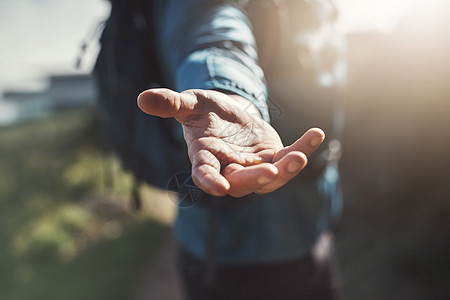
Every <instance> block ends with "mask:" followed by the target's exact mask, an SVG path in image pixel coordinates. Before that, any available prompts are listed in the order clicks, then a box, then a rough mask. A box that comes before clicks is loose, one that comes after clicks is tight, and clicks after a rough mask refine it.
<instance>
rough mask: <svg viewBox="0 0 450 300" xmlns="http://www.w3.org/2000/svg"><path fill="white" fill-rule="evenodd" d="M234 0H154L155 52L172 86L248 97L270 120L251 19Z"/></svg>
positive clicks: (180, 88)
mask: <svg viewBox="0 0 450 300" xmlns="http://www.w3.org/2000/svg"><path fill="white" fill-rule="evenodd" d="M236 2H238V1H214V0H209V1H201V0H165V1H164V0H161V1H156V4H155V5H156V9H155V10H154V11H155V16H154V19H155V22H156V23H155V26H156V27H155V29H156V44H157V47H158V49H157V53H158V56H159V59H160V60H161V62H162V64H161V66H162V71H163V73H164V75H165V78H166V80H167V82H168V83H169V84H171V87H172V88H174V89H175V90H177V91H183V90H187V89H215V90H221V91H226V92H231V93H235V94H238V95H240V96H242V97H244V98H246V99H247V100H249V101H251V102H252V103H253V104H254V105H255V106H256V107H257V108H258V110H259V111H260V113H261V115H262V117H263V119H264V120H265V121H267V122H268V121H269V114H268V108H267V101H266V99H267V87H266V82H265V78H264V73H263V71H262V69H261V68H260V66H259V65H258V54H257V49H256V42H255V38H254V36H253V33H252V28H251V24H250V22H249V20H248V18H247V16H246V15H245V13H244V11H243V9H242V7H241V6H240V5H239V4H238V3H236Z"/></svg>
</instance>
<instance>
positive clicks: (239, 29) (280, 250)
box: [154, 0, 341, 264]
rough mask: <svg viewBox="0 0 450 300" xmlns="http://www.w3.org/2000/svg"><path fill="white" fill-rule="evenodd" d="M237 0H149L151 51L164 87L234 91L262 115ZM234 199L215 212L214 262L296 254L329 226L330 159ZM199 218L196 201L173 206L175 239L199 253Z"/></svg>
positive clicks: (202, 250)
mask: <svg viewBox="0 0 450 300" xmlns="http://www.w3.org/2000/svg"><path fill="white" fill-rule="evenodd" d="M238 2H243V1H213V0H209V1H206V0H160V1H156V3H155V5H156V9H155V10H154V11H155V16H154V19H155V26H156V44H157V45H158V46H159V49H158V55H159V57H160V59H161V61H162V64H161V65H162V66H163V72H164V75H165V77H166V81H167V82H168V83H170V85H171V86H170V87H171V88H174V89H175V90H177V91H183V90H186V89H193V88H198V89H219V90H224V91H227V92H231V93H235V94H238V95H241V96H243V97H245V98H246V99H248V100H250V101H251V102H252V103H253V104H254V105H255V106H256V107H257V108H258V109H259V111H260V112H261V115H262V117H263V119H264V120H265V121H269V114H268V107H267V85H266V81H265V76H264V72H263V70H262V68H261V67H260V66H259V63H258V61H259V58H258V51H257V47H256V42H255V36H254V34H253V30H252V25H251V23H250V21H249V19H248V17H247V15H246V13H245V11H244V10H243V8H242V7H241V5H240V4H239V3H238ZM298 132H299V131H298V130H296V131H295V133H294V134H295V135H297V134H298ZM186 159H188V158H187V157H186ZM203 197H204V198H206V199H204V200H206V201H208V200H209V201H210V200H212V199H213V197H212V196H209V195H206V194H205V195H203ZM224 198H225V201H226V198H227V197H224ZM222 200H224V199H222ZM229 200H230V201H232V202H234V203H236V199H229ZM239 202H240V204H237V205H234V206H229V207H224V208H221V209H220V211H219V216H218V225H219V227H218V228H219V229H218V237H217V252H218V253H217V259H218V262H219V263H227V264H229V263H253V262H255V263H257V262H273V261H283V260H289V259H293V258H298V257H300V256H302V255H304V254H305V253H307V252H308V251H309V250H310V249H311V247H312V245H313V244H314V242H315V241H316V239H317V237H318V236H319V234H320V233H321V232H323V231H324V230H327V229H328V228H329V226H330V223H331V222H332V219H333V218H332V215H333V214H334V215H338V214H339V212H340V206H341V205H340V203H341V196H340V192H339V176H338V172H337V165H329V166H328V167H327V168H326V169H325V171H324V172H323V174H322V176H321V177H320V178H319V179H318V180H316V181H305V180H304V179H302V178H301V177H298V178H295V179H293V180H292V181H291V182H289V183H288V184H287V185H286V186H284V187H282V188H280V189H279V190H277V191H275V192H273V193H270V194H267V195H256V194H253V195H249V196H247V197H244V198H243V199H240V200H239ZM332 211H334V212H332ZM207 219H208V210H207V208H206V207H204V206H199V205H197V206H193V207H189V208H181V207H180V208H179V209H178V214H177V218H176V222H175V228H174V231H175V237H176V239H177V241H178V243H179V245H180V246H181V247H182V248H184V250H186V251H187V252H189V253H190V254H192V255H193V256H195V257H197V258H200V259H204V258H205V255H206V239H207V232H208V228H207V227H208V222H207Z"/></svg>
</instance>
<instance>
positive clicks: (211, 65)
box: [175, 48, 270, 122]
mask: <svg viewBox="0 0 450 300" xmlns="http://www.w3.org/2000/svg"><path fill="white" fill-rule="evenodd" d="M240 60H245V57H230V56H229V55H228V54H227V52H226V51H224V50H222V49H218V48H214V49H211V48H208V49H204V50H199V51H195V52H193V53H192V54H190V55H189V56H188V57H187V58H186V59H185V60H184V61H183V62H182V63H181V64H180V65H179V67H178V70H177V72H176V74H177V75H176V82H175V84H176V89H177V90H178V91H180V92H181V91H184V90H187V89H207V90H212V89H214V90H222V91H228V92H231V93H234V94H237V95H240V96H242V97H244V98H245V99H247V100H249V101H250V102H252V103H253V105H255V106H256V108H257V109H258V110H259V112H260V113H261V116H262V118H263V119H264V120H265V121H266V122H269V121H270V118H269V112H268V107H267V101H266V99H267V88H266V85H265V82H264V75H263V72H262V70H261V69H260V68H259V66H257V65H256V64H255V63H254V62H253V61H250V60H249V61H240Z"/></svg>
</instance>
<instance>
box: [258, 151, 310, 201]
mask: <svg viewBox="0 0 450 300" xmlns="http://www.w3.org/2000/svg"><path fill="white" fill-rule="evenodd" d="M307 163H308V158H307V157H306V155H305V154H304V153H303V152H299V151H292V152H289V153H288V154H286V155H285V156H284V157H282V158H281V159H280V160H279V161H277V162H276V163H275V164H274V166H275V167H276V168H277V169H278V176H277V178H276V180H274V181H272V182H270V183H269V184H267V185H265V186H263V187H262V188H260V189H259V190H256V191H257V192H259V193H269V192H272V191H274V190H276V189H278V188H280V187H282V186H283V185H285V184H286V183H287V182H288V181H289V180H291V179H292V178H294V177H295V176H297V175H298V173H300V171H301V170H303V168H305V166H306V164H307Z"/></svg>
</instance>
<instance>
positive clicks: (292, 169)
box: [287, 161, 301, 173]
mask: <svg viewBox="0 0 450 300" xmlns="http://www.w3.org/2000/svg"><path fill="white" fill-rule="evenodd" d="M300 167H301V165H300V164H299V163H298V162H296V161H292V162H290V163H289V164H288V166H287V170H288V172H289V173H295V172H297V171H298V170H299V169H300Z"/></svg>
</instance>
